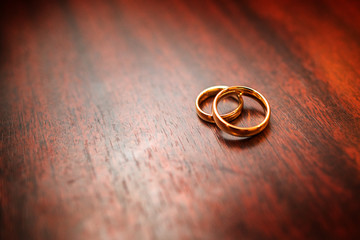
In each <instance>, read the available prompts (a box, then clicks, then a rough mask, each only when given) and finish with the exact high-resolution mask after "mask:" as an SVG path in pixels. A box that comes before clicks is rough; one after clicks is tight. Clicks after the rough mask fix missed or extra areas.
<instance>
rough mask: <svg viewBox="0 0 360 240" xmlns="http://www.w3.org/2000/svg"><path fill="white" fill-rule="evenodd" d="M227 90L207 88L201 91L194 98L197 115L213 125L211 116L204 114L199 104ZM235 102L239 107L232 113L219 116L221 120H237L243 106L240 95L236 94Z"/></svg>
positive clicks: (224, 87)
mask: <svg viewBox="0 0 360 240" xmlns="http://www.w3.org/2000/svg"><path fill="white" fill-rule="evenodd" d="M226 88H228V87H227V86H214V87H209V88H207V89H205V90H204V91H202V92H201V93H200V94H199V95H198V96H197V98H196V103H195V104H196V112H197V114H198V116H199V117H200V118H201V119H202V120H204V121H207V122H210V123H214V119H213V116H212V114H209V113H206V112H204V111H203V110H202V109H201V108H200V105H201V103H203V102H204V101H205V100H206V99H208V98H209V97H213V96H215V95H216V94H218V93H219V92H220V91H221V90H223V89H226ZM229 94H230V93H229ZM236 100H238V101H239V106H237V107H236V108H235V109H234V110H233V111H231V112H229V113H227V114H224V115H221V118H222V119H224V120H225V121H229V122H230V121H232V120H234V119H235V118H237V117H238V116H239V115H240V114H241V111H242V108H243V105H244V101H243V99H242V97H241V94H237V96H236ZM219 116H220V114H219Z"/></svg>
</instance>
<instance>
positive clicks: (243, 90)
mask: <svg viewBox="0 0 360 240" xmlns="http://www.w3.org/2000/svg"><path fill="white" fill-rule="evenodd" d="M228 94H243V95H245V96H249V97H252V98H255V99H256V100H259V101H260V102H261V103H262V104H263V105H264V107H265V109H266V115H265V119H264V120H263V121H262V122H261V123H260V124H258V125H256V126H254V127H247V128H242V127H238V126H235V125H232V124H230V123H228V122H227V121H226V120H225V119H224V118H223V117H222V116H221V115H220V114H219V111H218V109H217V105H218V103H219V101H220V100H221V99H222V98H223V97H225V96H226V95H228ZM270 112H271V110H270V105H269V103H268V101H267V100H266V98H265V97H264V96H263V95H262V94H261V93H259V92H258V91H256V90H254V89H252V88H249V87H244V86H235V87H229V88H226V89H223V90H222V91H221V92H219V93H218V94H217V95H216V97H215V99H214V102H213V107H212V113H213V118H214V120H215V123H216V125H217V126H218V127H219V128H220V129H221V130H223V131H224V132H227V133H229V134H231V135H234V136H238V137H251V136H253V135H256V134H258V133H260V132H261V131H262V130H264V129H265V128H266V126H267V125H268V123H269V120H270Z"/></svg>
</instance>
